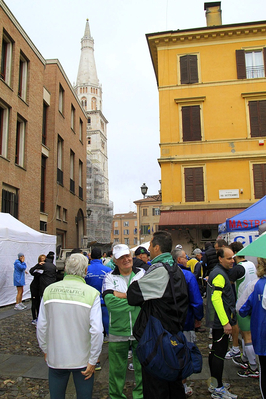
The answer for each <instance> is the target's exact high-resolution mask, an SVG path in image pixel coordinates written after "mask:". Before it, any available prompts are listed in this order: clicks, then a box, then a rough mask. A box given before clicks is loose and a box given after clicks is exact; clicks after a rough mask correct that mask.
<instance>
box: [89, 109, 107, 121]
mask: <svg viewBox="0 0 266 399" xmlns="http://www.w3.org/2000/svg"><path fill="white" fill-rule="evenodd" d="M86 113H87V114H88V115H93V114H94V115H95V114H99V115H100V117H101V118H102V119H103V120H104V122H105V123H109V122H108V120H107V119H106V118H105V116H104V114H103V113H102V111H101V110H99V109H98V110H95V111H86Z"/></svg>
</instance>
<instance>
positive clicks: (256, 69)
mask: <svg viewBox="0 0 266 399" xmlns="http://www.w3.org/2000/svg"><path fill="white" fill-rule="evenodd" d="M265 65H266V48H263V49H258V50H252V51H245V50H236V67H237V78H238V79H255V78H263V77H265Z"/></svg>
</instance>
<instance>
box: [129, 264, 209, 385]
mask: <svg viewBox="0 0 266 399" xmlns="http://www.w3.org/2000/svg"><path fill="white" fill-rule="evenodd" d="M164 267H165V268H166V270H167V271H168V273H169V277H170V282H171V288H172V293H173V296H174V300H175V295H174V288H173V284H172V283H173V282H172V276H171V269H170V266H169V265H168V264H164ZM175 303H176V300H175ZM136 352H137V356H138V359H139V361H140V364H141V365H142V367H144V368H145V370H146V371H147V372H149V373H150V374H152V375H153V376H155V377H158V378H159V379H161V380H166V381H175V380H177V379H181V380H183V379H185V378H187V377H189V376H190V375H191V374H193V373H200V372H201V370H202V356H201V353H200V351H199V349H198V347H197V346H196V345H195V344H193V343H191V342H188V341H187V339H186V337H185V335H184V334H183V333H182V331H179V332H178V333H177V334H171V333H170V332H169V331H167V330H166V329H165V328H163V326H162V324H161V322H160V320H158V319H157V318H156V317H154V316H149V320H148V322H147V324H146V327H145V330H144V333H143V334H142V336H141V339H140V341H139V343H138V346H137V349H136Z"/></svg>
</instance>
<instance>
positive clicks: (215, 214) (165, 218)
mask: <svg viewBox="0 0 266 399" xmlns="http://www.w3.org/2000/svg"><path fill="white" fill-rule="evenodd" d="M241 211H243V208H242V209H201V210H191V211H162V213H161V216H160V222H159V226H189V225H190V226H191V225H210V224H214V225H218V224H220V223H223V222H225V221H226V219H227V218H231V217H232V216H234V215H237V214H238V213H239V212H241Z"/></svg>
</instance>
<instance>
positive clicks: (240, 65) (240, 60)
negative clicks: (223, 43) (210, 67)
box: [236, 50, 247, 79]
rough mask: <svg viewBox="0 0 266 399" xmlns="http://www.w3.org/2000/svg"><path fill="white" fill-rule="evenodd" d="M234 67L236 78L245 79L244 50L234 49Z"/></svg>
mask: <svg viewBox="0 0 266 399" xmlns="http://www.w3.org/2000/svg"><path fill="white" fill-rule="evenodd" d="M236 69H237V79H246V77H247V75H246V61H245V51H244V50H236Z"/></svg>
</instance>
